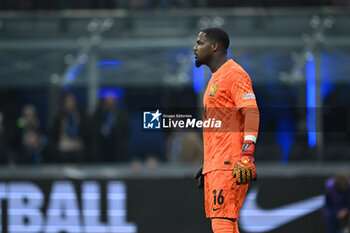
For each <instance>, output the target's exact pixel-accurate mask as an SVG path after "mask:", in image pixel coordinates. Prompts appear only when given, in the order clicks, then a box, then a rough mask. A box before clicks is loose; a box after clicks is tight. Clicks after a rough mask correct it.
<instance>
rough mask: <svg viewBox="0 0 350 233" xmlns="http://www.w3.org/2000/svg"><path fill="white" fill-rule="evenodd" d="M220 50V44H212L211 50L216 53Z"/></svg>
mask: <svg viewBox="0 0 350 233" xmlns="http://www.w3.org/2000/svg"><path fill="white" fill-rule="evenodd" d="M218 49H219V45H218V43H217V42H213V43H212V44H211V50H212V51H213V52H216V51H217V50H218Z"/></svg>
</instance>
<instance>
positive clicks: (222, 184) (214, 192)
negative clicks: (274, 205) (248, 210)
mask: <svg viewBox="0 0 350 233" xmlns="http://www.w3.org/2000/svg"><path fill="white" fill-rule="evenodd" d="M247 190H248V185H247V184H246V185H237V184H236V178H233V172H232V171H230V170H228V171H222V170H217V171H211V172H209V173H206V174H205V177H204V198H205V213H206V216H207V218H215V217H216V218H233V219H236V221H237V220H238V215H239V211H240V209H241V207H242V204H243V201H244V197H245V195H246V193H247Z"/></svg>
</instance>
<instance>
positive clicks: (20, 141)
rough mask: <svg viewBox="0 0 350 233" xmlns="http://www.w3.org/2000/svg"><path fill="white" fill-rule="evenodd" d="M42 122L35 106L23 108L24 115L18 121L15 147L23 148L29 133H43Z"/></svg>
mask: <svg viewBox="0 0 350 233" xmlns="http://www.w3.org/2000/svg"><path fill="white" fill-rule="evenodd" d="M40 129H41V126H40V120H39V118H38V117H37V111H36V108H35V106H34V105H32V104H27V105H25V106H23V108H22V115H21V116H20V118H19V119H18V120H17V130H16V135H15V142H14V143H15V146H17V147H21V146H23V145H24V144H25V143H24V140H25V135H26V133H27V132H28V131H33V130H34V131H41V130H40Z"/></svg>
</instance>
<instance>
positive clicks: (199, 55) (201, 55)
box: [193, 32, 212, 67]
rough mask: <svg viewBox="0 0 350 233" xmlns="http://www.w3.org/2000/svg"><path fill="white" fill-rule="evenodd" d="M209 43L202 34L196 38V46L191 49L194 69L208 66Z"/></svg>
mask: <svg viewBox="0 0 350 233" xmlns="http://www.w3.org/2000/svg"><path fill="white" fill-rule="evenodd" d="M211 45H212V43H211V41H210V40H208V38H206V36H205V33H204V32H200V33H199V34H198V37H197V41H196V45H195V46H194V47H193V51H194V58H195V59H196V67H200V66H201V65H203V64H208V61H209V59H210V57H211Z"/></svg>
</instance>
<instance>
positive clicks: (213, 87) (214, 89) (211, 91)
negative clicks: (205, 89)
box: [209, 84, 218, 97]
mask: <svg viewBox="0 0 350 233" xmlns="http://www.w3.org/2000/svg"><path fill="white" fill-rule="evenodd" d="M217 90H218V85H217V84H216V85H215V84H213V85H211V87H210V94H209V96H211V97H214V94H215V93H216V91H217Z"/></svg>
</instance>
